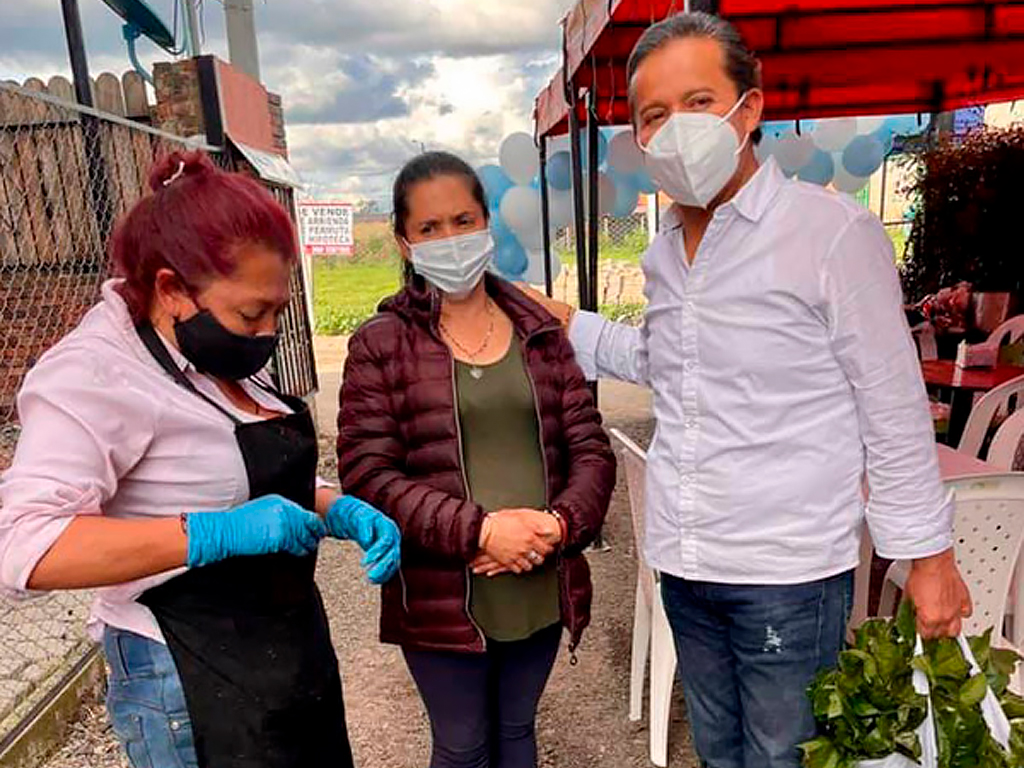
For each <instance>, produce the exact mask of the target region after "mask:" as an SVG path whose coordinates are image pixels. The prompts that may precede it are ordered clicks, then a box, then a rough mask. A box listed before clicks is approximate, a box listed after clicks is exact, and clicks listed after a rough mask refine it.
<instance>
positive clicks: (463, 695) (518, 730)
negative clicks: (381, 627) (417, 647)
mask: <svg viewBox="0 0 1024 768" xmlns="http://www.w3.org/2000/svg"><path fill="white" fill-rule="evenodd" d="M561 639H562V626H561V624H555V625H553V626H550V627H548V628H547V629H542V630H540V631H539V632H537V633H536V634H534V635H532V636H531V637H528V638H526V639H525V640H517V641H515V642H506V643H503V642H498V641H496V640H488V641H487V652H486V653H441V652H433V651H413V650H408V649H407V650H405V651H404V653H405V661H406V663H407V664H408V665H409V671H410V672H411V673H412V677H413V680H415V681H416V687H417V688H419V690H420V695H421V696H422V697H423V703H424V704H425V705H426V708H427V714H428V715H429V716H430V729H431V733H432V734H433V737H434V739H433V740H434V747H433V752H432V756H431V758H430V768H535V766H536V765H537V736H536V728H535V722H536V720H537V704H538V703H539V702H540V697H541V694H542V693H543V692H544V686H545V685H546V684H547V682H548V677H549V676H550V675H551V668H552V667H553V666H554V663H555V657H556V656H557V655H558V646H559V643H560V642H561Z"/></svg>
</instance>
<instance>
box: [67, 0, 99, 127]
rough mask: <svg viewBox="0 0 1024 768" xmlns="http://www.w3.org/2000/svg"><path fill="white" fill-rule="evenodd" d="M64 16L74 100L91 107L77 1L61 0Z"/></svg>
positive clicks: (86, 61)
mask: <svg viewBox="0 0 1024 768" xmlns="http://www.w3.org/2000/svg"><path fill="white" fill-rule="evenodd" d="M60 8H61V12H62V13H63V15H64V35H65V37H66V38H67V42H68V57H69V58H70V59H71V77H72V79H73V80H74V81H75V98H76V99H77V100H78V103H79V104H81V105H82V106H85V107H91V106H92V105H93V102H92V83H91V81H90V80H89V62H88V60H87V59H86V57H85V37H84V36H83V35H82V16H81V14H80V13H79V12H78V0H61V2H60Z"/></svg>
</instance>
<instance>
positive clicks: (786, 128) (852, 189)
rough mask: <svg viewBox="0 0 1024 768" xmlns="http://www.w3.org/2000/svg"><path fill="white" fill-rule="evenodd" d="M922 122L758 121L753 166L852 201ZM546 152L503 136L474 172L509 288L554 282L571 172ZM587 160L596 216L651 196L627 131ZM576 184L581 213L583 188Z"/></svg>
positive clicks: (551, 144)
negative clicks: (767, 164) (553, 250)
mask: <svg viewBox="0 0 1024 768" xmlns="http://www.w3.org/2000/svg"><path fill="white" fill-rule="evenodd" d="M929 120H930V118H928V117H927V116H919V115H901V116H895V117H869V118H836V119H829V120H805V121H799V122H797V123H794V122H793V121H785V122H775V123H765V124H764V125H763V126H762V127H763V133H764V137H763V139H762V141H761V143H760V144H759V145H758V147H757V154H758V157H759V159H760V160H761V161H762V162H763V161H765V160H767V159H768V158H769V157H774V158H775V160H776V162H777V163H778V164H779V166H780V167H781V168H782V170H783V172H784V173H786V174H787V175H788V176H795V177H797V178H799V179H801V180H802V181H806V182H810V183H813V184H820V185H821V186H831V187H832V188H834V189H835V190H837V191H838V192H843V193H847V194H855V193H857V192H859V191H860V190H862V189H863V188H864V187H865V186H867V184H868V183H869V181H870V179H871V176H872V175H873V174H874V173H875V172H876V171H878V170H879V169H880V168H881V166H882V164H883V163H884V162H885V159H886V157H888V156H889V155H890V154H891V153H892V152H893V151H894V149H898V141H899V140H900V139H901V138H904V137H907V136H913V135H918V134H920V133H922V132H923V131H924V130H925V129H926V128H927V127H928V124H929ZM580 141H581V149H582V152H581V153H580V156H581V158H582V162H583V170H584V171H586V170H589V167H588V165H589V164H588V160H589V159H590V158H591V157H593V156H594V153H592V152H591V151H590V148H589V147H588V146H587V132H586V131H585V130H584V131H581V135H580ZM546 149H547V150H548V151H550V152H551V154H550V155H549V156H548V157H547V158H546V162H545V163H543V164H542V161H541V156H540V152H539V151H538V148H537V145H536V144H535V143H534V139H533V137H532V136H530V135H529V134H526V133H513V134H511V135H509V136H507V137H506V138H505V139H504V141H503V142H502V144H501V148H500V151H499V153H498V163H497V164H489V165H484V166H482V167H480V168H478V169H477V173H478V175H479V176H480V179H481V181H482V182H483V184H484V188H485V189H486V191H487V199H488V204H489V205H490V209H491V210H490V213H491V230H492V234H493V236H494V241H495V268H496V269H497V270H498V272H500V273H501V275H502V276H504V277H506V278H508V279H510V280H519V281H525V282H529V283H535V284H542V283H544V282H545V278H547V281H548V282H550V281H551V280H553V279H554V278H555V277H557V276H558V272H559V270H560V268H561V263H560V261H559V260H558V259H557V258H556V257H555V256H554V255H553V254H551V255H549V257H548V265H549V267H550V271H548V270H546V269H545V263H544V262H545V258H544V253H545V241H546V240H547V243H550V242H552V241H553V240H554V234H555V232H557V231H558V230H560V229H562V228H564V227H568V226H570V225H572V224H573V222H574V197H573V172H572V171H573V169H572V157H571V155H570V152H569V149H568V139H567V137H562V138H561V139H557V140H548V147H546ZM596 157H597V168H598V174H597V184H596V187H597V190H598V194H597V199H598V206H597V209H598V213H599V215H601V216H611V217H615V218H625V217H627V216H630V215H631V214H633V213H634V212H635V211H636V209H637V206H638V203H639V199H640V195H642V194H654V193H656V192H657V191H658V188H657V185H655V184H654V182H653V181H652V180H651V177H650V176H649V175H648V173H647V169H646V167H645V164H644V155H643V153H642V152H641V151H640V149H639V148H638V147H637V145H636V142H635V141H634V139H633V132H632V130H630V129H628V128H619V129H609V128H601V129H600V130H599V131H598V132H597V151H596ZM542 165H543V168H542ZM542 174H543V175H544V176H546V186H547V190H546V192H547V208H548V237H547V238H545V233H544V225H543V223H542V222H543V219H544V216H543V212H542V209H543V198H542V191H543V190H542V188H541V176H542ZM582 186H583V195H582V199H583V202H584V206H583V207H584V209H586V208H588V207H589V199H588V198H589V185H587V184H583V185H582ZM548 250H549V251H550V248H549V249H548Z"/></svg>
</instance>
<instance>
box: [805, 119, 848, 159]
mask: <svg viewBox="0 0 1024 768" xmlns="http://www.w3.org/2000/svg"><path fill="white" fill-rule="evenodd" d="M856 135H857V119H856V118H854V117H837V118H834V119H832V120H819V121H818V122H817V123H815V125H814V131H813V133H812V136H813V138H814V143H815V144H817V145H818V148H819V149H823V150H825V151H826V152H841V151H842V150H843V149H845V148H846V145H847V144H849V143H850V140H851V139H852V138H853V137H854V136H856Z"/></svg>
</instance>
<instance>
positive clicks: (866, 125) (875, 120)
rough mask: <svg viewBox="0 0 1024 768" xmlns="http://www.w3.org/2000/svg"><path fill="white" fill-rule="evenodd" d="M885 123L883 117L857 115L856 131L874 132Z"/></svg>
mask: <svg viewBox="0 0 1024 768" xmlns="http://www.w3.org/2000/svg"><path fill="white" fill-rule="evenodd" d="M884 124H885V117H858V118H857V133H858V134H866V133H874V132H875V131H877V130H878V129H879V128H881V127H882V126H883V125H884Z"/></svg>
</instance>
